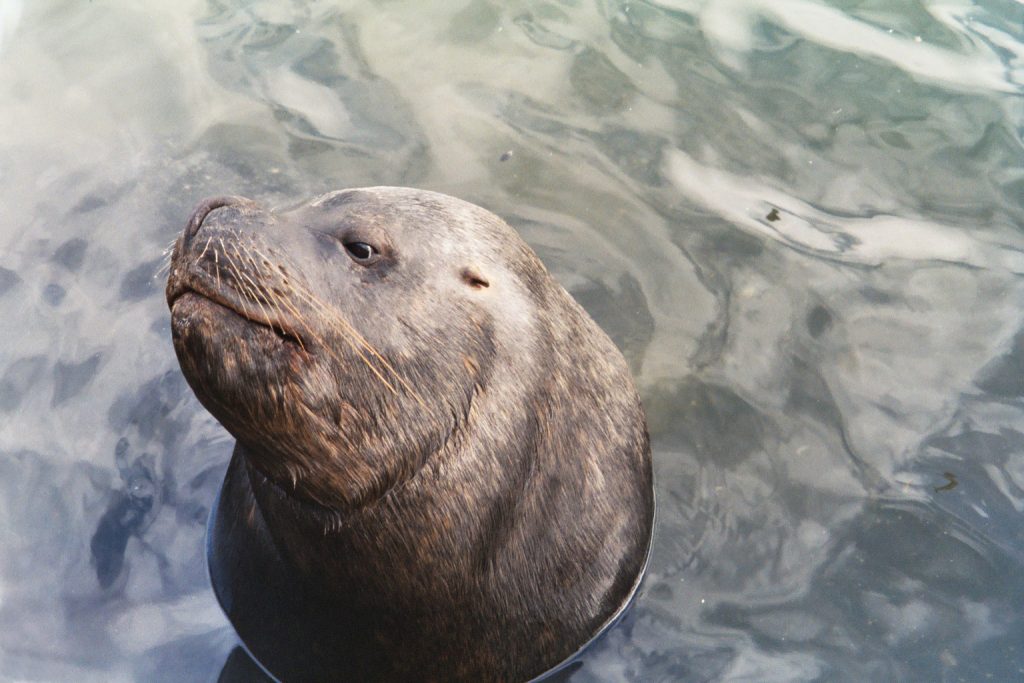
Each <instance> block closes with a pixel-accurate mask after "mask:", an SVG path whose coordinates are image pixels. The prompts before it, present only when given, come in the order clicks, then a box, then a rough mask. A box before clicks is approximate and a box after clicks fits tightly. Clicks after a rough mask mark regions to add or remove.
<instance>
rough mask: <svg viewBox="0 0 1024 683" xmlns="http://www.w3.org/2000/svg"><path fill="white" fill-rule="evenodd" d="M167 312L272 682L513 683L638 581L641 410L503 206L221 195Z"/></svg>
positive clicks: (212, 544) (584, 634)
mask: <svg viewBox="0 0 1024 683" xmlns="http://www.w3.org/2000/svg"><path fill="white" fill-rule="evenodd" d="M167 302H168V305H169V307H170V309H171V321H172V325H171V327H172V335H173V341H174V349H175V352H176V353H177V356H178V360H179V362H180V364H181V368H182V371H183V372H184V375H185V377H186V379H187V380H188V383H189V384H190V385H191V387H192V389H193V390H194V391H195V393H196V396H198V398H199V400H200V402H202V404H203V405H204V406H205V407H206V408H207V409H208V410H209V411H210V412H211V413H213V415H214V416H215V417H216V418H217V419H218V420H219V421H220V422H221V424H223V425H224V427H225V428H227V430H228V431H229V432H231V434H232V435H234V437H235V438H236V439H237V444H236V446H235V451H234V455H233V457H232V460H231V464H230V466H229V469H228V472H227V475H226V477H225V481H224V485H223V487H222V490H221V493H220V497H219V502H218V504H217V506H216V509H215V511H214V512H213V513H212V518H211V523H210V534H209V538H208V544H209V547H208V559H209V569H210V575H211V578H212V582H213V585H214V590H215V592H216V594H217V598H218V600H219V601H220V603H221V605H222V607H223V608H224V610H225V612H226V613H227V615H228V617H229V619H230V620H231V623H232V624H233V626H234V627H235V629H236V631H237V632H238V634H239V636H240V638H241V640H242V642H243V643H245V645H246V647H247V648H248V649H249V651H250V653H251V654H253V655H254V657H255V658H256V659H257V660H258V661H259V662H260V663H261V665H263V666H264V667H265V668H266V669H267V670H268V671H269V672H271V673H272V674H273V675H275V676H277V677H278V678H281V679H282V680H285V681H292V680H353V681H404V680H416V681H431V680H435V681H437V680H445V681H453V680H458V681H523V680H527V679H530V678H533V677H536V676H538V675H541V674H543V673H544V672H545V671H548V670H549V669H551V667H553V666H556V665H558V664H559V662H562V661H563V660H565V659H566V658H567V657H569V656H570V655H572V654H573V653H574V652H575V651H576V650H577V649H578V648H579V647H580V646H581V645H582V644H584V643H585V642H587V641H588V639H590V638H591V637H592V636H594V634H595V633H598V632H599V631H600V630H601V629H602V626H603V625H605V624H607V623H608V622H609V621H610V620H611V619H613V618H614V617H615V616H616V615H617V614H618V613H619V612H620V611H621V609H622V607H623V605H624V603H625V602H626V601H627V600H628V599H629V598H630V596H631V595H632V594H633V593H634V592H635V589H636V586H637V583H638V580H639V577H640V576H641V573H642V569H643V567H644V565H645V561H646V557H647V554H648V549H649V545H650V540H651V533H652V525H653V514H654V498H653V487H652V480H651V477H652V474H651V459H650V446H649V442H648V436H647V428H646V423H645V419H644V414H643V410H642V408H641V405H640V400H639V398H638V396H637V392H636V390H635V388H634V386H633V382H632V380H631V378H630V374H629V371H628V369H627V367H626V363H625V361H624V360H623V357H622V355H621V354H620V353H619V351H618V350H617V349H616V348H615V346H614V344H613V343H612V342H611V340H609V339H608V337H607V336H606V335H605V334H604V333H603V332H602V331H601V330H600V329H599V328H598V326H597V325H596V324H595V323H594V322H593V321H592V320H591V319H590V317H589V316H587V314H586V313H585V312H584V311H583V309H582V308H580V306H579V305H578V304H577V303H576V302H575V301H573V299H572V297H571V296H569V295H568V293H567V292H566V291H565V290H564V289H562V287H561V286H559V285H558V284H557V283H556V282H555V280H554V279H553V278H552V277H551V276H550V275H549V274H548V272H547V271H546V270H545V268H544V266H543V265H542V264H541V262H540V260H539V259H538V258H537V256H536V255H535V254H534V253H533V251H532V250H531V249H530V248H529V247H528V246H527V245H526V244H525V243H524V242H523V241H522V240H521V239H520V238H519V236H518V235H517V234H516V233H515V231H513V230H512V229H511V228H510V227H509V226H508V225H506V224H505V223H504V222H503V221H502V220H501V219H499V218H498V217H497V216H495V215H493V214H491V213H489V212H488V211H486V210H484V209H482V208H480V207H478V206H475V205H473V204H469V203H466V202H463V201H461V200H458V199H455V198H452V197H448V196H445V195H441V194H437V193H433V192H426V191H419V190H412V189H406V188H391V187H375V188H363V189H353V190H342V191H338V192H332V193H329V194H326V195H323V196H321V197H319V198H317V199H315V200H313V201H310V202H307V203H305V204H302V205H299V206H296V207H293V208H291V209H289V210H285V211H280V212H277V211H271V210H267V209H264V208H262V207H261V206H260V205H259V204H257V203H256V202H254V201H251V200H249V199H244V198H241V197H222V198H215V199H211V200H207V201H205V202H203V203H201V204H200V205H199V207H198V208H197V209H196V210H195V212H194V213H193V214H192V217H191V218H190V219H189V221H188V224H187V226H186V227H185V230H184V232H183V234H182V235H181V237H180V238H179V240H178V241H177V244H176V245H175V247H174V249H173V252H172V257H171V267H170V275H169V278H168V282H167Z"/></svg>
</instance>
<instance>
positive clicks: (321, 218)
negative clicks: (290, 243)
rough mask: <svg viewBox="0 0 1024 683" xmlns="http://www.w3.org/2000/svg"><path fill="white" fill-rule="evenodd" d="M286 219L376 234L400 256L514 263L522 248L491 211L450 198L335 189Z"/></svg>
mask: <svg viewBox="0 0 1024 683" xmlns="http://www.w3.org/2000/svg"><path fill="white" fill-rule="evenodd" d="M284 215H285V216H288V215H294V218H295V219H298V220H299V221H301V222H302V223H303V224H304V225H306V226H307V227H309V228H313V229H317V230H323V231H325V232H338V231H349V230H353V231H355V230H362V231H380V232H381V233H383V235H384V236H386V237H387V238H389V239H390V240H391V241H393V242H394V244H395V247H397V248H398V249H399V250H403V251H420V250H421V249H426V250H430V251H432V252H435V253H436V252H443V253H461V254H465V255H466V256H468V257H471V258H480V259H486V260H488V261H493V260H494V259H495V258H507V257H509V256H512V257H513V258H515V256H516V255H518V254H519V253H521V251H522V249H523V248H524V247H525V245H524V244H523V242H522V241H521V240H520V238H519V236H518V235H517V234H516V233H515V232H514V231H513V230H512V229H511V228H509V227H508V226H507V225H506V224H505V223H504V222H503V221H502V220H501V219H500V218H498V217H497V216H495V215H494V214H492V213H491V212H489V211H487V210H485V209H482V208H481V207H479V206H476V205H474V204H470V203H469V202H465V201H462V200H460V199H456V198H454V197H449V196H447V195H442V194H438V193H436V192H429V191H426V190H414V189H411V188H401V187H369V188H358V189H350V190H338V191H335V192H329V193H327V194H325V195H321V196H320V197H317V198H316V199H314V200H312V201H310V202H309V203H308V204H306V205H304V206H302V207H299V208H298V209H296V210H295V211H293V212H288V213H286V214H284ZM369 236H371V235H369V234H368V235H367V237H369Z"/></svg>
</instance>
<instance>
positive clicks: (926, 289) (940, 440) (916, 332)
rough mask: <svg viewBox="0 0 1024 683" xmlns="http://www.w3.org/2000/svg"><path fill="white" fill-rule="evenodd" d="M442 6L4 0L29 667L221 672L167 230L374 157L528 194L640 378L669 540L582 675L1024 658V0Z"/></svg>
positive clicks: (575, 284)
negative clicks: (216, 203)
mask: <svg viewBox="0 0 1024 683" xmlns="http://www.w3.org/2000/svg"><path fill="white" fill-rule="evenodd" d="M426 5H427V3H415V2H411V1H397V0H392V1H387V2H385V1H383V0H382V1H379V2H369V1H362V2H351V3H334V2H326V1H325V2H284V1H279V2H270V1H264V2H235V1H227V0H225V1H217V0H210V1H209V2H204V1H200V0H188V1H184V2H182V1H181V0H176V1H174V2H171V1H170V0H164V1H161V2H149V3H145V6H139V7H133V6H126V5H125V4H124V3H115V2H102V1H100V0H97V1H95V2H88V3H86V2H82V1H81V0H63V1H61V0H40V1H38V2H36V1H33V2H31V3H23V2H19V1H18V0H0V207H3V208H2V211H0V320H2V321H3V334H2V335H0V417H2V419H0V677H2V678H3V679H5V680H19V681H37V680H38V681H50V680H77V681H111V680H124V681H132V680H138V681H143V680H144V681H180V680H197V681H201V680H210V681H213V680H217V677H218V675H219V674H220V671H221V668H222V666H223V665H224V662H225V660H226V658H227V657H228V654H229V652H230V651H231V650H232V648H233V647H234V646H235V644H236V641H235V638H234V635H233V633H232V631H231V630H230V627H229V626H228V625H227V623H226V621H225V619H224V617H223V616H222V615H221V613H220V611H219V609H218V608H217V606H216V603H215V601H214V599H213V596H212V593H211V592H210V590H209V587H208V585H207V581H206V574H205V564H204V560H203V549H202V539H203V533H204V523H205V517H206V514H207V512H208V509H209V505H210V503H211V502H212V500H213V496H214V494H215V492H216V490H217V487H218V485H219V482H220V479H221V477H222V475H223V471H224V468H225V466H226V463H227V459H228V457H229V455H230V451H231V447H232V442H231V439H230V438H229V437H228V435H227V434H226V433H225V432H224V431H223V429H222V428H221V427H220V426H219V425H218V424H217V423H216V422H215V421H214V420H213V419H212V418H211V417H210V416H209V415H208V414H206V413H205V412H204V411H203V410H202V408H201V407H200V406H199V404H198V402H197V401H196V400H195V399H194V398H193V396H192V395H191V392H190V391H189V390H188V388H187V386H186V385H185V383H184V381H183V379H182V377H181V375H180V373H179V371H178V368H177V363H176V361H175V359H174V355H173V351H172V348H171V344H170V335H169V326H168V314H167V311H166V306H165V304H164V302H163V298H162V280H161V278H160V277H159V276H158V275H157V271H158V269H159V267H160V264H161V258H162V252H163V250H164V248H165V247H166V245H167V244H168V242H170V241H171V240H172V239H173V238H174V237H175V236H176V234H177V232H178V231H179V230H180V229H181V227H182V225H183V223H184V220H185V219H186V217H187V216H188V214H189V212H190V210H191V208H192V206H193V205H194V204H195V203H196V202H197V201H198V200H200V199H201V198H203V197H206V196H210V195H216V194H243V195H247V196H250V197H253V198H256V199H259V200H261V201H263V202H266V203H268V204H270V205H276V204H283V203H288V202H291V201H294V200H296V199H301V198H306V197H309V196H312V195H315V194H317V193H320V192H323V191H327V190H332V189H337V188H341V187H352V186H360V185H373V184H400V185H414V186H417V187H422V188H427V189H433V190H438V191H441V192H446V193H449V194H454V195H457V196H459V197H462V198H464V199H467V200H469V201H473V202H475V203H478V204H481V205H483V206H485V207H487V208H489V209H491V210H492V211H494V212H496V213H498V214H499V215H501V216H503V217H505V218H506V219H507V220H508V221H509V222H510V223H511V224H512V225H513V226H515V227H516V228H517V229H518V230H519V231H520V232H521V233H522V234H523V235H524V237H525V238H526V239H527V241H528V242H529V243H530V244H531V245H532V246H533V247H534V248H535V249H536V250H537V252H538V253H539V254H540V256H541V258H542V259H543V260H544V261H545V263H546V264H547V265H548V267H549V268H550V269H551V270H552V271H553V273H554V274H555V275H556V277H557V278H558V279H559V280H560V281H561V282H562V283H563V284H564V285H565V286H566V287H567V288H568V289H569V290H570V291H571V292H572V293H573V294H574V295H575V296H576V297H577V299H578V300H579V301H580V302H581V303H582V304H583V305H584V306H585V307H586V308H587V309H588V310H589V311H590V313H591V314H592V315H593V316H594V318H595V319H596V320H597V321H598V323H599V324H601V326H602V327H603V328H604V329H605V330H607V331H608V332H609V334H610V335H611V336H612V338H613V339H614V340H615V342H616V343H617V344H618V345H619V346H620V348H622V350H623V352H624V353H625V355H626V357H627V359H628V360H629V361H630V363H631V365H632V367H633V370H634V372H635V375H636V377H637V382H638V385H639V387H640V390H641V393H642V395H643V398H644V401H645V404H646V406H647V409H648V413H649V418H650V426H651V436H652V439H653V444H654V457H655V462H656V472H657V487H658V495H659V502H660V508H659V519H658V528H657V532H656V533H657V535H656V547H655V552H654V556H653V560H652V567H651V571H650V575H649V576H648V578H647V581H646V583H645V585H644V592H643V594H642V596H641V598H640V600H639V602H638V604H637V607H636V610H635V612H634V614H633V618H632V621H631V622H630V623H629V624H627V625H625V626H623V627H620V628H618V629H617V630H615V631H614V632H612V633H611V634H610V635H609V637H608V638H606V639H605V640H604V641H603V642H602V643H601V644H600V645H599V646H598V647H596V648H595V649H594V650H593V651H591V652H590V653H589V654H588V656H587V657H586V659H585V661H584V664H583V666H582V668H580V669H579V670H578V671H577V672H576V673H575V674H574V675H573V677H572V679H571V680H573V681H574V682H577V681H579V682H591V681H593V682H597V681H601V682H605V681H609V682H610V681H640V680H643V681H815V680H839V681H843V680H848V681H864V680H901V681H960V680H965V681H974V680H989V679H991V680H1013V679H1017V678H1020V677H1021V676H1024V653H1022V651H1021V650H1022V647H1024V621H1022V616H1021V615H1022V613H1024V612H1022V609H1021V604H1022V602H1021V601H1022V596H1024V571H1022V569H1024V539H1022V537H1021V536H1022V533H1024V532H1022V531H1021V529H1024V525H1022V524H1021V517H1022V513H1024V399H1022V397H1024V319H1022V315H1021V311H1022V304H1024V277H1022V274H1024V251H1022V249H1024V235H1022V226H1024V144H1022V134H1024V98H1022V85H1024V28H1022V27H1024V6H1022V5H1020V4H1019V3H1016V2H1012V1H1010V0H1005V1H998V0H985V1H984V2H967V1H962V0H956V1H952V2H927V1H925V2H909V1H908V2H890V1H886V2H869V1H863V2H855V1H846V0H834V1H833V2H817V1H811V0H789V1H787V2H774V1H770V0H714V1H702V0H659V1H651V2H613V1H610V0H609V1H605V2H592V1H589V0H562V1H561V2H554V1H552V2H507V3H497V2H487V1H486V0H471V1H470V2H459V3H455V2H452V3H429V7H428V6H426ZM442 5H443V6H442Z"/></svg>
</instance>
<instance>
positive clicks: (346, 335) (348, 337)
mask: <svg viewBox="0 0 1024 683" xmlns="http://www.w3.org/2000/svg"><path fill="white" fill-rule="evenodd" d="M254 251H255V253H256V254H258V255H259V256H260V257H261V258H263V259H264V260H266V261H268V262H270V261H271V259H270V258H269V257H268V256H266V255H265V254H263V252H261V251H259V250H258V249H254ZM278 270H279V272H281V274H282V275H283V276H285V277H287V275H286V274H285V273H284V272H283V271H281V269H280V267H278ZM293 290H294V291H295V292H296V293H302V292H301V290H299V289H296V288H295V287H294V286H293ZM307 299H308V297H307ZM283 303H284V304H285V306H286V307H287V308H288V309H289V310H290V311H291V313H292V315H294V316H295V318H296V320H297V321H298V322H300V323H302V325H303V327H304V328H305V329H306V331H307V332H308V334H309V336H311V337H312V338H313V339H314V340H316V341H317V342H318V343H319V344H320V346H321V347H323V348H324V349H325V350H326V351H327V352H328V353H329V354H331V357H332V358H334V360H336V361H337V362H338V363H339V364H342V363H343V361H342V359H341V358H340V357H339V356H338V355H337V354H336V353H335V352H334V351H333V349H331V347H330V346H329V345H328V344H326V343H325V342H324V340H323V338H322V337H320V335H318V334H316V333H315V332H314V331H313V329H312V327H311V326H310V325H309V323H308V322H306V320H305V316H303V315H302V313H301V312H299V311H298V310H297V309H296V308H295V307H294V306H293V305H291V304H290V303H289V302H287V301H284V302H283ZM311 303H312V301H311ZM324 311H326V312H328V313H334V314H335V316H337V313H336V312H335V311H330V310H329V309H327V308H326V307H321V312H324ZM327 319H328V320H333V319H334V318H332V317H330V316H327ZM335 329H338V331H339V332H341V337H342V339H344V340H345V343H347V344H348V345H349V347H351V349H352V351H354V352H355V354H356V355H357V356H359V359H360V360H361V361H362V362H363V364H364V365H366V367H367V368H369V370H370V372H372V373H373V374H374V375H375V376H376V377H377V379H378V380H380V382H381V383H382V384H384V386H386V387H387V388H388V389H389V390H390V391H391V393H393V394H395V395H397V394H398V390H397V389H395V387H394V385H392V383H391V382H389V381H388V380H387V378H386V377H384V375H383V374H381V372H380V370H378V369H377V368H376V367H375V366H374V365H373V363H371V362H370V359H369V358H367V357H366V355H365V354H364V353H363V351H362V349H360V347H359V345H358V344H356V343H355V341H353V339H352V337H353V334H354V333H355V330H352V329H351V328H349V329H348V330H346V329H344V328H335ZM356 336H357V335H356ZM364 345H365V343H364ZM378 356H379V354H378ZM385 363H386V361H385ZM391 371H392V374H394V375H395V376H396V378H398V380H399V381H402V379H401V378H400V377H398V375H397V373H395V372H394V369H392V370H391ZM403 383H404V382H403Z"/></svg>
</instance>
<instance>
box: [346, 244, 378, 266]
mask: <svg viewBox="0 0 1024 683" xmlns="http://www.w3.org/2000/svg"><path fill="white" fill-rule="evenodd" d="M345 251H347V252H348V255H349V256H351V257H352V259H353V260H354V261H356V262H357V263H364V264H365V263H369V262H370V261H372V260H373V258H374V257H375V256H376V255H377V253H378V252H377V250H376V249H374V248H373V247H372V246H371V245H369V244H367V243H366V242H345Z"/></svg>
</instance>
